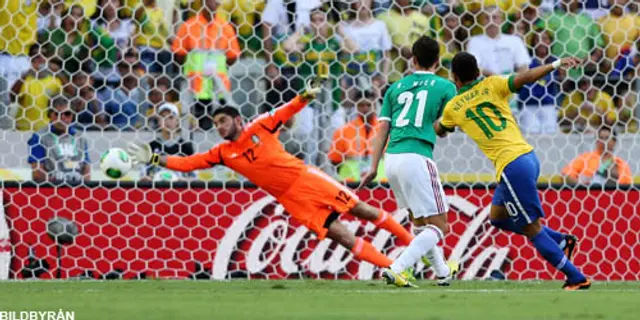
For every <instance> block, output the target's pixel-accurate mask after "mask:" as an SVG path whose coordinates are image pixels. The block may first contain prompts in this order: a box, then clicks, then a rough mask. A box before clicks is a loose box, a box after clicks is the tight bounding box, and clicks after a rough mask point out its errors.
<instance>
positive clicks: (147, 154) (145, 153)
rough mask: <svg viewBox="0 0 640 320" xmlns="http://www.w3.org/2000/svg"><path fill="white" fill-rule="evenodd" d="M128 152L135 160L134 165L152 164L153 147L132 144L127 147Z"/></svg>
mask: <svg viewBox="0 0 640 320" xmlns="http://www.w3.org/2000/svg"><path fill="white" fill-rule="evenodd" d="M127 152H128V153H129V156H131V158H132V159H133V164H134V165H135V164H139V163H142V164H147V163H150V162H151V158H152V157H153V152H152V151H151V146H149V145H148V144H142V143H135V142H131V143H129V145H128V146H127Z"/></svg>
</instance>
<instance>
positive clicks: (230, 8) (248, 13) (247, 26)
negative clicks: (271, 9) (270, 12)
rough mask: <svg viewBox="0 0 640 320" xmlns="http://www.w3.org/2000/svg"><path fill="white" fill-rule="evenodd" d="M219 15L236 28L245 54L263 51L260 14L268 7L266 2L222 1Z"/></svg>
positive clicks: (250, 0)
mask: <svg viewBox="0 0 640 320" xmlns="http://www.w3.org/2000/svg"><path fill="white" fill-rule="evenodd" d="M221 2H222V4H220V6H221V9H222V10H220V12H219V14H220V15H221V16H222V19H223V20H226V21H229V22H230V23H231V24H232V25H234V26H235V27H236V30H237V33H238V39H239V42H240V47H241V48H242V52H243V53H245V52H246V53H258V52H260V51H262V47H263V41H262V38H261V37H259V36H258V33H260V32H261V31H260V30H259V28H258V26H259V24H260V21H259V20H260V13H262V12H263V10H264V9H265V6H266V1H264V0H260V1H254V0H221Z"/></svg>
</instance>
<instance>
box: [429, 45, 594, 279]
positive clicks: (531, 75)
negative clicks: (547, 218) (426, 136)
mask: <svg viewBox="0 0 640 320" xmlns="http://www.w3.org/2000/svg"><path fill="white" fill-rule="evenodd" d="M580 63H581V61H580V60H579V59H577V58H565V59H562V60H557V61H555V62H554V63H552V64H547V65H544V66H540V67H537V68H534V69H531V70H528V71H525V72H522V73H518V74H515V75H511V76H509V77H503V76H491V77H487V78H479V77H480V70H479V68H478V63H477V61H476V59H475V57H474V56H473V55H471V54H469V53H467V52H461V53H458V54H457V55H456V56H455V57H454V58H453V60H452V62H451V71H452V73H453V79H454V81H455V83H456V86H457V87H458V95H457V96H456V97H454V98H453V99H451V100H450V101H449V102H448V103H447V105H446V106H445V107H444V111H443V113H442V118H441V119H440V121H439V122H436V123H435V124H434V127H435V130H436V133H437V134H438V135H439V136H441V137H443V136H445V135H446V134H447V132H450V131H453V130H454V129H455V127H460V129H462V131H464V132H465V133H466V134H467V135H469V137H471V138H472V139H473V140H474V141H475V142H476V143H477V144H478V147H480V150H482V152H483V153H484V154H485V155H486V156H487V157H488V158H489V159H490V160H491V161H492V162H493V164H494V166H495V167H496V178H497V180H498V187H497V188H496V190H495V193H494V195H493V201H492V207H491V214H490V217H491V224H492V225H493V226H494V227H496V228H499V229H503V230H507V231H511V232H515V233H518V234H522V235H525V236H526V237H527V238H529V240H530V241H531V242H532V244H533V245H534V246H535V248H536V249H537V250H538V252H540V254H541V255H542V257H543V258H544V259H545V260H547V261H548V262H549V263H551V264H552V265H553V266H554V267H555V268H556V269H558V270H560V271H562V272H563V273H564V274H565V275H566V276H567V281H566V282H565V284H564V286H563V288H564V289H565V290H581V289H588V288H589V287H590V286H591V282H590V281H589V279H587V278H586V277H585V276H584V275H583V274H582V273H581V272H580V271H578V269H577V268H576V267H575V266H574V265H573V263H571V261H570V256H571V254H572V253H573V249H574V248H575V241H576V238H575V237H573V236H569V235H564V234H562V233H560V232H557V231H555V230H553V229H551V228H548V227H546V226H543V225H542V224H541V222H540V218H543V217H544V212H543V210H542V205H541V203H540V197H539V196H538V189H537V186H536V183H537V180H538V175H539V174H540V163H539V162H538V158H537V157H536V155H535V153H534V152H533V147H532V146H531V145H529V144H528V143H527V142H526V141H525V140H524V138H523V137H522V133H520V129H519V128H518V125H517V123H516V121H515V119H514V118H513V115H512V114H511V109H510V108H509V96H510V95H511V93H512V92H515V91H517V90H518V89H520V88H521V87H522V86H523V85H525V84H527V83H533V82H535V81H538V79H540V78H542V77H544V76H545V75H547V74H548V73H550V72H552V71H554V70H555V69H557V68H560V67H563V68H572V67H575V66H577V65H579V64H580ZM561 246H562V247H564V248H565V251H563V249H562V248H561ZM567 256H569V257H567Z"/></svg>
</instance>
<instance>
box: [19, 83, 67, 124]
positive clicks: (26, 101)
mask: <svg viewBox="0 0 640 320" xmlns="http://www.w3.org/2000/svg"><path fill="white" fill-rule="evenodd" d="M61 91H62V81H60V79H58V78H57V77H56V76H54V75H47V76H44V77H41V78H37V77H35V76H33V75H27V76H26V77H25V79H24V83H23V84H22V88H20V94H19V96H18V101H19V103H20V108H19V109H18V114H17V115H16V129H18V130H20V131H38V130H40V129H41V128H42V127H45V126H47V125H48V124H49V117H48V116H47V109H48V108H49V99H50V98H51V97H52V96H54V95H56V94H58V93H60V92H61Z"/></svg>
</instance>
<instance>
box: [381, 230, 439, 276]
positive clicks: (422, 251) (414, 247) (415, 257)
mask: <svg viewBox="0 0 640 320" xmlns="http://www.w3.org/2000/svg"><path fill="white" fill-rule="evenodd" d="M441 237H442V232H441V231H440V229H438V228H437V227H435V226H432V225H430V226H427V227H426V228H424V230H422V232H420V234H418V236H416V237H415V238H414V239H413V241H411V243H410V244H409V246H408V247H407V248H406V249H405V250H404V251H403V252H402V254H400V256H399V257H398V259H396V261H394V262H393V264H391V270H392V271H393V272H402V271H404V270H405V269H407V268H408V267H411V266H413V265H415V264H416V263H417V262H418V261H419V260H420V258H421V257H422V256H424V255H426V254H427V252H428V251H429V250H431V249H432V248H434V247H436V244H437V243H438V241H440V238H441Z"/></svg>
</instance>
